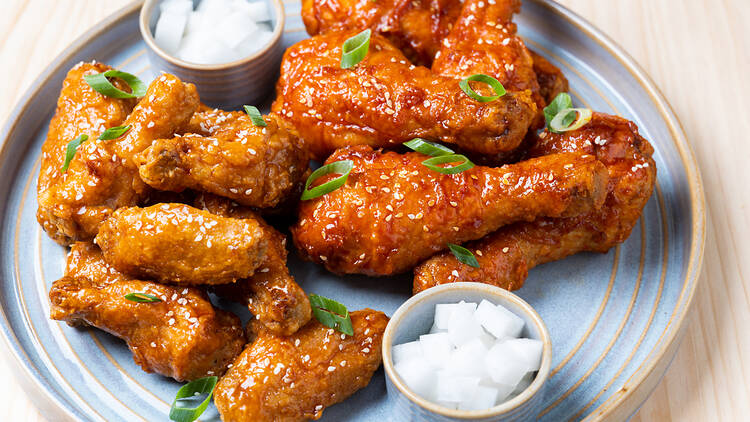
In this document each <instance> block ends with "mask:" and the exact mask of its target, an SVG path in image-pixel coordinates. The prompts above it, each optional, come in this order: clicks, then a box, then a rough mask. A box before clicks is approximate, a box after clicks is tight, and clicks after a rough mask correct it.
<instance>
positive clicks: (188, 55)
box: [177, 32, 213, 63]
mask: <svg viewBox="0 0 750 422" xmlns="http://www.w3.org/2000/svg"><path fill="white" fill-rule="evenodd" d="M212 44H213V42H212V41H211V38H210V36H208V34H206V33H202V32H198V33H192V34H188V35H187V36H186V37H185V38H183V39H182V43H180V49H179V50H177V58H179V59H181V60H184V61H186V62H193V63H208V59H207V57H206V52H207V51H208V50H209V49H211V46H212Z"/></svg>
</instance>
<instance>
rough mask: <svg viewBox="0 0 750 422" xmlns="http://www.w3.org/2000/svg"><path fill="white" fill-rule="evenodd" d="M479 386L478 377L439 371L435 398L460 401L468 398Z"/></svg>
mask: <svg viewBox="0 0 750 422" xmlns="http://www.w3.org/2000/svg"><path fill="white" fill-rule="evenodd" d="M477 387H479V378H478V377H463V376H460V375H455V374H451V373H448V372H446V371H439V372H438V373H437V384H436V390H435V400H440V401H447V402H454V403H459V402H462V401H465V400H468V399H469V398H470V397H471V396H473V395H474V393H475V392H476V390H477Z"/></svg>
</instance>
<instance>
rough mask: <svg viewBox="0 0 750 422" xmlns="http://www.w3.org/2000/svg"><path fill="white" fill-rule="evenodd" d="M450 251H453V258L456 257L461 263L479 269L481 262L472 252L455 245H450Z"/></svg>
mask: <svg viewBox="0 0 750 422" xmlns="http://www.w3.org/2000/svg"><path fill="white" fill-rule="evenodd" d="M448 249H450V250H451V253H452V254H453V256H455V257H456V259H457V260H459V261H460V262H461V263H464V264H466V265H469V266H471V267H474V268H479V261H477V257H475V256H474V254H473V253H471V251H470V250H468V249H466V248H464V247H463V246H459V245H454V244H453V243H449V244H448Z"/></svg>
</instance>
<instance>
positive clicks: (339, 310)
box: [310, 295, 354, 336]
mask: <svg viewBox="0 0 750 422" xmlns="http://www.w3.org/2000/svg"><path fill="white" fill-rule="evenodd" d="M310 306H311V307H312V312H313V315H315V318H316V319H317V320H318V321H320V323H321V324H323V325H325V326H326V327H328V328H333V329H335V330H337V331H340V332H342V333H344V334H346V335H350V336H353V335H354V328H353V327H352V318H351V317H350V316H349V311H348V310H347V309H346V306H344V305H342V304H341V303H339V302H336V301H335V300H333V299H328V298H327V297H323V296H318V295H310Z"/></svg>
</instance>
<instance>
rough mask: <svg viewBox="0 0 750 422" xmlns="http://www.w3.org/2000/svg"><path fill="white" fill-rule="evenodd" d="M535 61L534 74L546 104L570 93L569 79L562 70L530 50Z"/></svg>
mask: <svg viewBox="0 0 750 422" xmlns="http://www.w3.org/2000/svg"><path fill="white" fill-rule="evenodd" d="M529 53H531V58H532V60H534V73H536V80H537V83H538V84H539V95H541V96H542V98H544V104H545V105H548V104H550V103H551V102H552V101H553V100H554V99H555V97H557V96H558V95H559V94H561V93H563V92H568V79H567V78H566V77H565V75H563V73H562V71H560V69H559V68H558V67H557V66H555V65H553V64H552V63H550V61H549V60H547V59H546V58H544V57H542V56H541V55H540V54H539V53H537V52H535V51H533V50H529Z"/></svg>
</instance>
